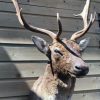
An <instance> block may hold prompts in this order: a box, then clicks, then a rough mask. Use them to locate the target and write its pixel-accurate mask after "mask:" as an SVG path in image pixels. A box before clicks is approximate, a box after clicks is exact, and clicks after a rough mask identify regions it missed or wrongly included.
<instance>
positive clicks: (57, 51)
mask: <svg viewBox="0 0 100 100" xmlns="http://www.w3.org/2000/svg"><path fill="white" fill-rule="evenodd" d="M54 52H56V53H58V54H60V55H61V56H63V54H62V53H61V52H60V51H59V50H57V49H55V50H54Z"/></svg>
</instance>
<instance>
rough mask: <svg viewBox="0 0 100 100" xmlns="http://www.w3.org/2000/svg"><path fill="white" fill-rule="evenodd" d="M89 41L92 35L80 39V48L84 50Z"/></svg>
mask: <svg viewBox="0 0 100 100" xmlns="http://www.w3.org/2000/svg"><path fill="white" fill-rule="evenodd" d="M89 41H90V37H88V38H85V39H83V40H81V41H80V43H79V46H80V49H81V50H80V51H84V50H85V48H86V47H87V46H88V44H89Z"/></svg>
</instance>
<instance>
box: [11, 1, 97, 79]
mask: <svg viewBox="0 0 100 100" xmlns="http://www.w3.org/2000/svg"><path fill="white" fill-rule="evenodd" d="M12 1H13V3H14V6H15V8H16V12H17V17H18V20H19V22H20V23H21V25H22V26H24V27H25V28H26V29H28V30H30V31H32V32H38V33H41V34H44V35H48V36H49V37H50V38H51V39H52V40H53V42H52V44H50V45H49V44H48V43H47V42H46V41H45V40H43V39H42V38H40V37H37V36H33V37H32V40H33V42H34V44H35V45H36V47H37V48H38V49H39V50H40V51H41V52H42V53H44V54H45V55H46V56H47V57H48V58H49V59H50V63H52V64H51V65H52V66H51V67H52V72H53V74H54V73H63V74H68V73H69V74H70V75H74V76H76V77H80V76H84V75H86V74H87V73H88V71H89V68H88V66H87V64H86V63H85V62H84V61H83V59H82V58H81V51H82V50H84V49H85V48H86V47H87V44H88V42H89V39H84V40H82V41H81V42H80V43H79V44H77V43H76V41H77V39H78V38H80V37H82V36H83V35H85V34H86V33H87V31H88V30H89V28H90V27H91V25H92V24H93V22H94V20H95V14H94V15H92V14H91V16H90V21H89V22H88V12H89V5H90V0H87V1H86V5H85V7H84V9H83V11H82V13H81V14H78V15H75V16H81V17H82V18H83V22H84V28H83V29H82V30H80V31H77V32H75V33H74V34H73V35H72V36H71V38H70V39H69V40H67V39H60V35H61V33H62V24H61V21H60V18H59V14H58V13H57V22H58V32H57V34H55V33H54V32H51V31H49V30H46V29H42V28H38V27H34V26H32V25H29V24H28V23H27V22H26V21H25V19H24V17H23V15H22V9H20V7H19V5H18V2H17V0H12Z"/></svg>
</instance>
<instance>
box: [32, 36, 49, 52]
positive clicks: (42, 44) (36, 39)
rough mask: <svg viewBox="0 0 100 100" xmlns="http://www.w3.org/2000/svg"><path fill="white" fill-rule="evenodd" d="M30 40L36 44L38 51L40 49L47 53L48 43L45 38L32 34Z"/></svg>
mask: <svg viewBox="0 0 100 100" xmlns="http://www.w3.org/2000/svg"><path fill="white" fill-rule="evenodd" d="M32 41H33V42H34V44H35V45H36V47H37V48H38V50H39V51H41V52H42V53H44V54H47V52H48V50H49V45H48V44H47V42H46V41H45V40H43V39H42V38H40V37H37V36H33V37H32Z"/></svg>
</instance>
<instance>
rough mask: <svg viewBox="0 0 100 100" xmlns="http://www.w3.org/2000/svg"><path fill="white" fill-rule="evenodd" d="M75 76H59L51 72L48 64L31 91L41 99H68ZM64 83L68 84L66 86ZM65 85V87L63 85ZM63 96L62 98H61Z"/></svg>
mask: <svg viewBox="0 0 100 100" xmlns="http://www.w3.org/2000/svg"><path fill="white" fill-rule="evenodd" d="M75 80H76V79H75V78H72V77H70V76H66V78H65V76H64V77H63V75H62V77H60V76H59V75H57V73H54V75H53V74H52V70H51V66H50V64H48V65H47V66H46V69H45V73H44V75H43V76H42V77H40V78H39V79H38V80H37V81H36V82H35V83H34V86H33V89H32V90H33V91H34V92H35V93H36V94H37V95H38V96H39V97H40V98H42V99H41V100H69V99H68V98H69V97H71V95H72V92H73V89H74V85H75ZM66 85H68V86H67V87H66ZM64 86H65V87H64ZM62 97H63V98H62Z"/></svg>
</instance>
